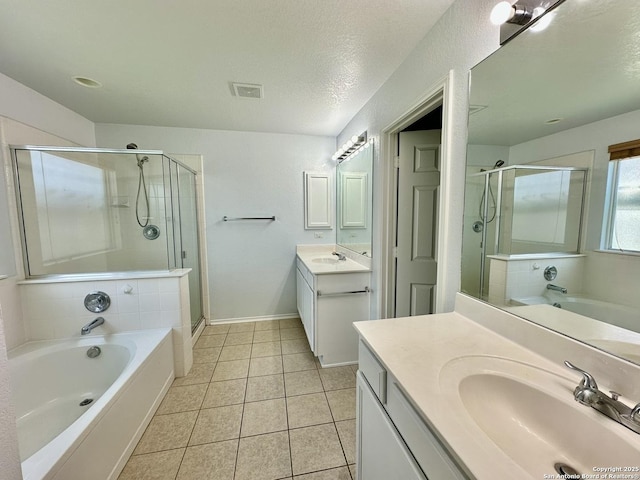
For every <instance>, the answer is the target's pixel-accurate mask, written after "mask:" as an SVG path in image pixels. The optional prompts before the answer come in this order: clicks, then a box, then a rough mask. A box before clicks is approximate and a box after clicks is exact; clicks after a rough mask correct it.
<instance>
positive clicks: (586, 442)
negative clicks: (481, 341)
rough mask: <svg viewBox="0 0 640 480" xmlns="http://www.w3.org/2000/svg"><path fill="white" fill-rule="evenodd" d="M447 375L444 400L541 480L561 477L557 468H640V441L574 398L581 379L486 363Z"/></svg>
mask: <svg viewBox="0 0 640 480" xmlns="http://www.w3.org/2000/svg"><path fill="white" fill-rule="evenodd" d="M440 375H441V376H440V385H441V389H442V390H443V393H444V392H447V395H450V396H451V398H452V400H453V403H454V404H456V406H457V407H458V408H460V410H461V411H462V413H464V415H462V416H461V417H460V419H462V420H463V421H465V422H473V424H475V425H476V426H477V427H478V428H479V429H480V430H481V431H482V433H483V434H484V435H486V436H487V437H488V438H489V439H490V440H491V442H493V444H495V445H496V446H497V447H498V448H499V449H500V450H502V452H504V453H505V454H506V455H507V456H508V457H510V458H511V459H512V460H513V461H515V463H517V464H518V465H519V466H520V467H522V469H523V470H524V471H525V472H527V473H528V474H530V475H531V476H532V477H533V478H545V475H555V470H554V465H555V464H556V463H564V464H566V465H569V466H571V467H572V468H574V469H575V470H577V471H578V473H580V474H593V472H594V470H593V469H594V467H601V466H607V465H636V464H637V463H638V458H640V457H639V456H640V453H639V451H638V447H637V442H635V441H634V440H632V439H633V436H634V435H636V434H634V433H633V432H631V431H630V430H628V429H626V428H625V427H624V426H622V425H619V424H617V423H616V422H614V421H613V420H610V419H608V418H606V417H605V416H603V415H601V414H600V413H598V412H596V411H595V410H594V409H592V408H590V407H585V406H583V405H580V404H579V403H577V402H576V401H575V400H574V399H573V388H574V387H575V386H576V385H577V383H578V380H579V379H569V378H564V377H561V376H559V375H556V374H554V373H551V372H548V371H546V370H542V369H539V368H536V367H533V366H530V365H526V364H523V363H519V362H515V361H510V360H507V359H500V358H493V357H480V356H476V357H465V358H460V359H457V360H456V361H453V362H450V363H449V364H447V365H445V367H444V368H443V370H442V371H441V374H440ZM630 462H631V463H630ZM546 478H550V477H546Z"/></svg>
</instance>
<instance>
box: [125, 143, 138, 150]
mask: <svg viewBox="0 0 640 480" xmlns="http://www.w3.org/2000/svg"><path fill="white" fill-rule="evenodd" d="M137 149H138V145H136V144H135V143H128V144H127V150H137Z"/></svg>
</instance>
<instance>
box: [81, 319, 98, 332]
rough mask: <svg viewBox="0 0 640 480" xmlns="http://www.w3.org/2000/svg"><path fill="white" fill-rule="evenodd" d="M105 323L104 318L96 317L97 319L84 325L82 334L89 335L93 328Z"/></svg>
mask: <svg viewBox="0 0 640 480" xmlns="http://www.w3.org/2000/svg"><path fill="white" fill-rule="evenodd" d="M103 323H104V318H102V317H98V318H96V319H95V320H93V321H91V322H89V323H87V324H86V325H85V326H84V327H82V328H81V329H80V335H87V334H89V333H91V330H93V329H94V328H96V327H99V326H100V325H102V324H103Z"/></svg>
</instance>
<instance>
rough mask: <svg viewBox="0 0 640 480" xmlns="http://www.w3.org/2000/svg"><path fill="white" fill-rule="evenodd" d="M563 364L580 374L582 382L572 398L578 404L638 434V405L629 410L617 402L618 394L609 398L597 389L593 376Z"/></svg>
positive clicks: (639, 423) (639, 408)
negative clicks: (594, 410)
mask: <svg viewBox="0 0 640 480" xmlns="http://www.w3.org/2000/svg"><path fill="white" fill-rule="evenodd" d="M564 364H565V365H566V366H567V367H569V368H570V369H572V370H575V371H576V372H579V373H581V374H582V380H581V381H580V383H579V384H578V386H577V387H576V388H575V389H574V390H573V397H574V398H575V399H576V401H577V402H578V403H581V404H582V405H586V406H587V407H591V408H594V409H596V410H597V411H598V412H600V413H602V414H603V415H606V416H607V417H609V418H610V419H612V420H615V421H616V422H618V423H620V424H621V425H624V426H625V427H627V428H628V429H630V430H633V431H634V432H636V433H639V434H640V403H638V404H637V405H636V406H635V407H633V408H629V407H627V406H626V405H625V404H624V403H622V402H621V401H619V400H618V397H619V396H620V394H619V393H616V392H613V391H612V392H610V393H611V397H609V396H608V395H607V394H606V393H604V392H601V391H600V390H599V389H598V384H597V383H596V381H595V379H594V378H593V376H592V375H591V374H590V373H588V372H585V371H584V370H581V369H580V368H578V367H576V366H575V365H573V364H571V363H570V362H568V361H567V360H565V362H564Z"/></svg>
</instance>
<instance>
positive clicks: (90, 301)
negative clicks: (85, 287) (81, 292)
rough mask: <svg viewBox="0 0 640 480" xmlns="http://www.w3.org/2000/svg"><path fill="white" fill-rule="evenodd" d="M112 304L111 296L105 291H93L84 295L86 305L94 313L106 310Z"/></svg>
mask: <svg viewBox="0 0 640 480" xmlns="http://www.w3.org/2000/svg"><path fill="white" fill-rule="evenodd" d="M109 305H111V298H110V297H109V295H107V294H106V293H104V292H91V293H89V294H88V295H87V296H86V297H84V307H85V308H86V309H87V310H89V311H90V312H93V313H101V312H104V311H105V310H106V309H107V308H109Z"/></svg>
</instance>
